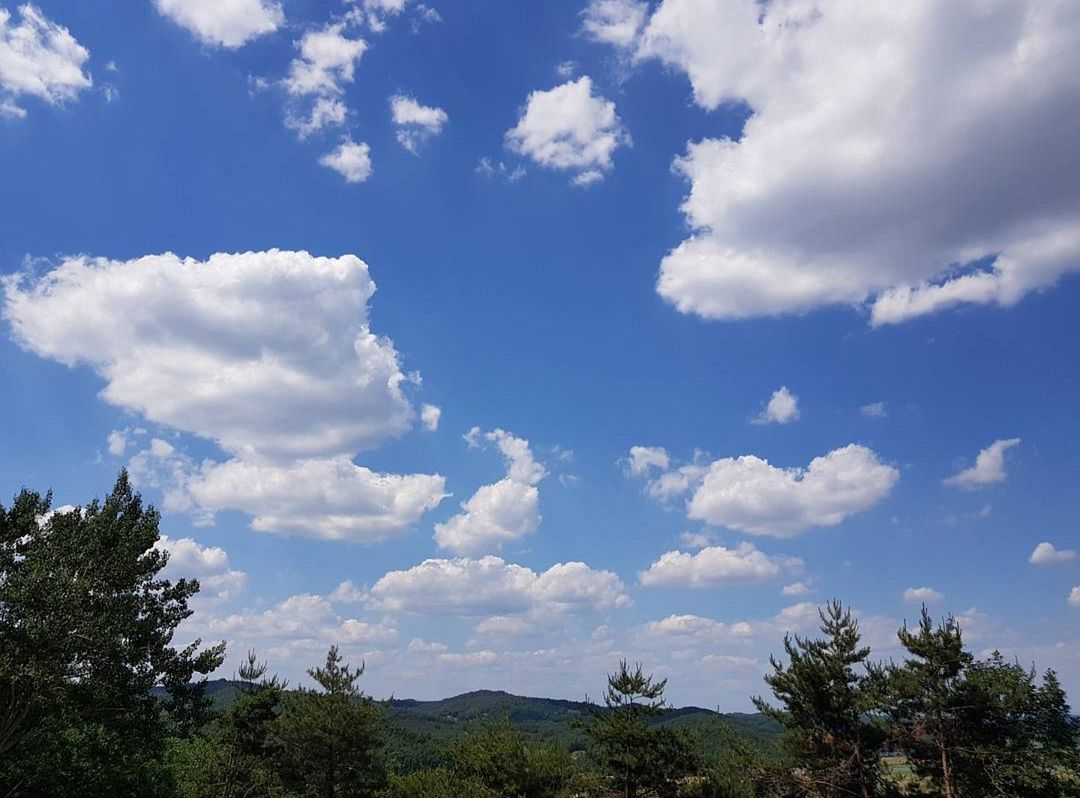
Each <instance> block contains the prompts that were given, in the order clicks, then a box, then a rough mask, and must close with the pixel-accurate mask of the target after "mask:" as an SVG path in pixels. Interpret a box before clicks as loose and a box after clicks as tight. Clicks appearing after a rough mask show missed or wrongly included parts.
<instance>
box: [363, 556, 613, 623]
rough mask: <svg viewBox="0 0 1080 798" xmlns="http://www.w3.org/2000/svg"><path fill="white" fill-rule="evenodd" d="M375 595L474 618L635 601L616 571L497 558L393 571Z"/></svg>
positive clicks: (393, 603) (387, 602)
mask: <svg viewBox="0 0 1080 798" xmlns="http://www.w3.org/2000/svg"><path fill="white" fill-rule="evenodd" d="M371 596H372V597H373V599H375V601H376V602H378V604H379V606H381V607H382V608H383V609H385V610H388V611H404V612H413V613H420V614H425V615H474V616H490V615H502V616H510V615H520V614H548V613H556V614H557V613H573V612H590V611H599V610H604V609H609V608H612V607H622V606H626V605H627V604H629V601H630V599H629V597H628V596H627V595H626V592H625V588H624V586H623V584H622V581H621V580H620V579H619V577H618V576H616V575H615V574H614V573H612V572H611V571H597V570H594V569H592V568H590V567H589V566H587V565H586V564H585V563H581V562H568V563H558V564H556V565H553V566H551V567H550V568H548V569H547V570H546V571H543V572H541V573H539V574H538V573H536V572H535V571H533V570H532V569H531V568H526V567H525V566H522V565H515V564H512V563H507V562H505V561H504V560H502V559H501V558H500V557H495V556H487V557H481V558H479V559H472V558H467V557H466V558H459V559H452V560H440V559H432V560H425V561H424V562H422V563H420V564H419V565H416V566H414V567H412V568H409V569H408V570H405V571H390V572H389V573H387V574H386V575H384V576H383V577H382V578H381V579H379V580H378V581H377V582H376V583H375V584H374V585H373V586H372V588H371Z"/></svg>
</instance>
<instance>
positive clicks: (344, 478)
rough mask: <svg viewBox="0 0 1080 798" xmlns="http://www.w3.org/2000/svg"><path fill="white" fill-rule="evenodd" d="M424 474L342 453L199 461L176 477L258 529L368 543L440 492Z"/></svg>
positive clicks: (200, 498)
mask: <svg viewBox="0 0 1080 798" xmlns="http://www.w3.org/2000/svg"><path fill="white" fill-rule="evenodd" d="M444 487H445V480H444V479H443V477H441V476H438V475H428V474H409V475H404V476H402V475H398V474H380V473H377V472H375V471H372V470H370V469H368V468H364V467H363V466H358V465H356V464H354V463H352V462H351V461H350V460H349V459H348V458H347V457H335V458H319V459H311V460H298V461H296V462H292V463H289V464H287V465H274V464H267V463H253V462H247V461H244V460H229V461H228V462H225V463H204V464H203V465H202V466H201V467H200V468H199V469H198V470H197V471H196V472H195V473H193V474H191V475H189V476H188V477H187V478H186V479H185V480H184V481H183V483H182V490H183V492H184V494H186V496H188V497H190V499H191V501H192V502H193V504H194V505H195V506H196V507H198V508H200V509H202V510H204V511H208V512H211V513H213V512H217V511H220V510H229V509H236V510H242V511H243V512H245V513H248V514H249V515H251V516H253V520H252V522H251V528H252V529H254V530H255V531H257V532H272V533H275V534H279V535H300V536H304V537H317V538H323V539H326V540H348V541H352V542H360V543H375V542H379V541H382V540H386V539H387V538H391V537H397V536H399V535H402V534H404V533H405V532H407V531H408V530H409V528H410V527H411V526H413V525H414V524H415V523H416V522H417V521H418V520H419V518H420V516H422V515H423V514H424V513H426V512H427V511H428V510H432V509H434V508H435V507H437V506H438V504H439V502H441V501H442V499H443V498H444V497H445V496H446V495H447V494H446V493H445V490H444Z"/></svg>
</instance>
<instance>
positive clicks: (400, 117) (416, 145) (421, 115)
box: [390, 94, 449, 155]
mask: <svg viewBox="0 0 1080 798" xmlns="http://www.w3.org/2000/svg"><path fill="white" fill-rule="evenodd" d="M390 114H391V116H392V117H393V120H394V125H395V126H396V127H397V130H396V131H395V133H394V136H395V137H396V138H397V140H398V144H400V145H401V146H402V147H404V148H405V149H407V150H408V151H409V152H411V153H413V154H414V155H415V154H416V153H417V152H419V150H420V146H421V145H422V144H423V143H424V142H425V141H427V140H428V139H429V138H431V137H432V136H437V135H439V133H441V132H442V129H443V125H445V124H446V122H447V120H448V119H449V117H448V116H447V115H446V111H444V110H443V109H442V108H434V107H432V106H428V105H421V104H420V103H418V102H417V101H416V100H415V99H414V98H412V97H409V96H406V95H404V94H395V95H394V96H393V97H391V98H390Z"/></svg>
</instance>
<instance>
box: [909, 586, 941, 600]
mask: <svg viewBox="0 0 1080 798" xmlns="http://www.w3.org/2000/svg"><path fill="white" fill-rule="evenodd" d="M943 598H945V596H943V595H942V594H941V593H939V592H938V591H936V590H934V588H932V587H909V588H908V589H907V590H905V591H904V601H906V602H907V603H908V604H937V603H938V602H939V601H941V600H942V599H943Z"/></svg>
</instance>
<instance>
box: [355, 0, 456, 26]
mask: <svg viewBox="0 0 1080 798" xmlns="http://www.w3.org/2000/svg"><path fill="white" fill-rule="evenodd" d="M350 2H356V0H350ZM405 3H406V0H363V8H364V11H365V12H366V13H367V22H368V27H369V28H371V31H372V33H382V32H383V31H385V30H386V24H387V22H386V21H387V20H388V19H389V18H390V17H395V16H397V15H398V14H400V13H401V12H402V11H404V10H405ZM431 12H434V18H432V17H431ZM420 14H421V18H422V19H424V20H425V21H428V22H434V21H437V20H438V19H439V12H438V11H435V9H428V8H426V7H424V8H422V9H421V12H420Z"/></svg>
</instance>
